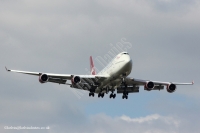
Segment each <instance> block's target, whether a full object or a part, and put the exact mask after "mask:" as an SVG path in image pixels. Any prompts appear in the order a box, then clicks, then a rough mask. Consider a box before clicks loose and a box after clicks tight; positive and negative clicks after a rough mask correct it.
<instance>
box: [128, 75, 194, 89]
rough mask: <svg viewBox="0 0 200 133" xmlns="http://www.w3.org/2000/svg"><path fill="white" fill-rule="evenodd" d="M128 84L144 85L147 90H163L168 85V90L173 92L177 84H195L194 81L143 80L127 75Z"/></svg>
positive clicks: (134, 85)
mask: <svg viewBox="0 0 200 133" xmlns="http://www.w3.org/2000/svg"><path fill="white" fill-rule="evenodd" d="M125 82H126V84H127V86H133V87H136V88H137V89H139V88H138V87H139V86H144V89H145V90H162V89H164V86H167V90H168V92H173V91H175V89H176V85H193V84H194V81H193V82H191V83H178V82H162V81H152V80H143V79H135V78H130V77H127V78H126V79H125Z"/></svg>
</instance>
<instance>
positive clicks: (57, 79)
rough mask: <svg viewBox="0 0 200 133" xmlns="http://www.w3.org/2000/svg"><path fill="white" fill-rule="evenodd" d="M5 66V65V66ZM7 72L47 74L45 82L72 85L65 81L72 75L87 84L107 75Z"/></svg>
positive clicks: (98, 81)
mask: <svg viewBox="0 0 200 133" xmlns="http://www.w3.org/2000/svg"><path fill="white" fill-rule="evenodd" d="M5 68H6V67H5ZM6 70H7V71H8V72H16V73H22V74H28V75H34V76H39V77H40V76H41V75H43V74H45V75H47V76H48V80H47V82H52V83H58V84H67V85H72V83H67V80H70V81H71V80H72V78H73V77H74V76H78V77H80V79H81V83H80V84H84V85H85V84H89V85H91V84H92V85H97V84H98V83H100V82H101V81H102V80H104V79H106V78H107V77H108V76H106V75H74V74H54V73H43V72H30V71H20V70H11V69H7V68H6ZM74 88H77V86H74Z"/></svg>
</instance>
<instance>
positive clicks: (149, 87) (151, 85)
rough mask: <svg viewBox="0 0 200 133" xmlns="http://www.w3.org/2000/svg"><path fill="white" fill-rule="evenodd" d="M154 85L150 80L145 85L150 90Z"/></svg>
mask: <svg viewBox="0 0 200 133" xmlns="http://www.w3.org/2000/svg"><path fill="white" fill-rule="evenodd" d="M154 87H155V85H154V83H153V82H151V81H149V82H147V83H146V85H145V88H146V90H149V91H150V90H152V89H153V88H154Z"/></svg>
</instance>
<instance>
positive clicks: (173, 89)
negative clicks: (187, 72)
mask: <svg viewBox="0 0 200 133" xmlns="http://www.w3.org/2000/svg"><path fill="white" fill-rule="evenodd" d="M175 90H176V85H175V84H169V85H168V86H167V91H168V92H169V93H172V92H174V91H175Z"/></svg>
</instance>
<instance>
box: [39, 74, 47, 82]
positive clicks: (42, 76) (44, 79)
mask: <svg viewBox="0 0 200 133" xmlns="http://www.w3.org/2000/svg"><path fill="white" fill-rule="evenodd" d="M48 79H49V77H48V76H47V75H46V74H41V75H40V76H39V82H40V83H46V82H47V81H48Z"/></svg>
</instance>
